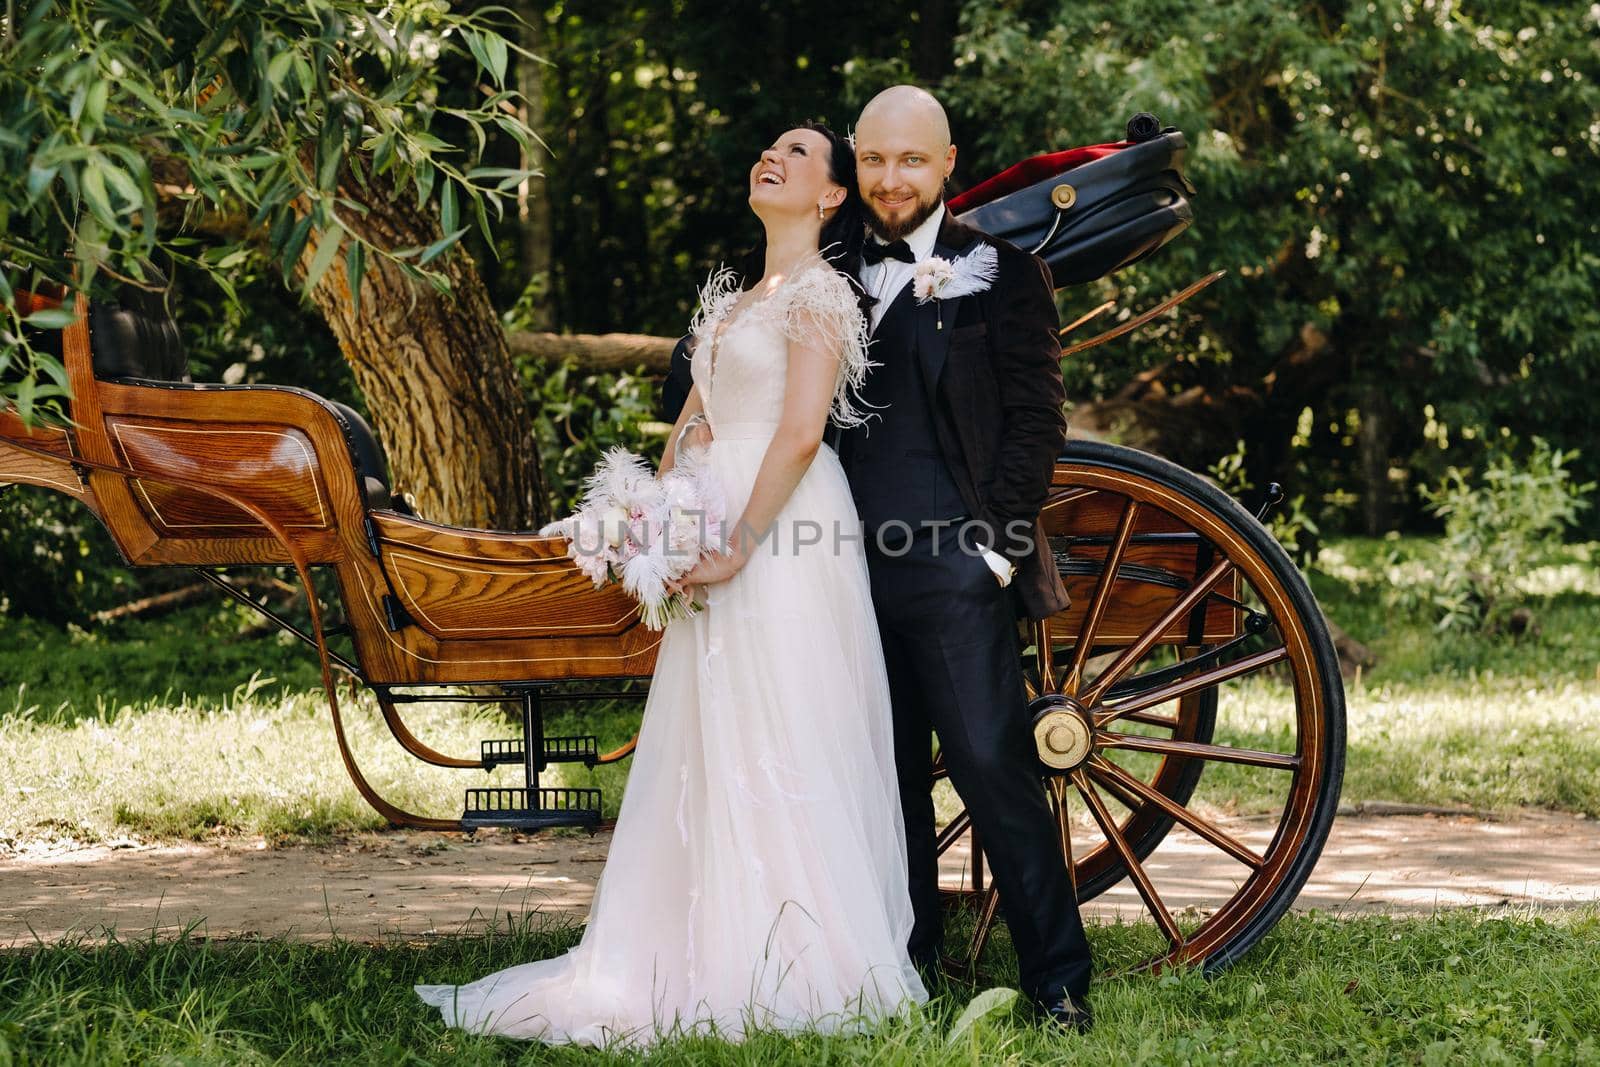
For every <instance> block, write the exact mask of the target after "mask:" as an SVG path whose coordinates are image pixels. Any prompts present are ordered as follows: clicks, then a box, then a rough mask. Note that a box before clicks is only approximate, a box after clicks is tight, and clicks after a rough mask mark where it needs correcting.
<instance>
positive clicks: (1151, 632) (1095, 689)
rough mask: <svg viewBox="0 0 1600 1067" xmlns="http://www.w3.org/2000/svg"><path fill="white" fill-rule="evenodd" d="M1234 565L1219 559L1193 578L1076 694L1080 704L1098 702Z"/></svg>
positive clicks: (1228, 560)
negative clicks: (1185, 589) (1181, 592)
mask: <svg viewBox="0 0 1600 1067" xmlns="http://www.w3.org/2000/svg"><path fill="white" fill-rule="evenodd" d="M1233 568H1234V564H1233V561H1232V560H1230V559H1219V560H1218V561H1217V562H1216V563H1214V564H1212V565H1211V569H1210V570H1208V571H1206V572H1205V574H1203V575H1201V576H1200V577H1199V579H1198V580H1196V581H1195V583H1194V584H1193V585H1191V586H1190V587H1189V588H1188V590H1187V591H1185V592H1184V594H1183V595H1182V596H1180V597H1179V598H1178V599H1177V601H1176V602H1175V603H1174V604H1173V605H1172V607H1170V608H1168V609H1167V610H1166V611H1165V612H1164V613H1163V614H1162V616H1161V618H1159V619H1157V620H1156V621H1155V622H1154V623H1152V624H1151V625H1150V626H1149V627H1148V628H1147V629H1146V630H1145V631H1144V633H1142V634H1140V635H1139V639H1138V640H1137V641H1135V642H1134V643H1133V644H1131V645H1129V646H1128V647H1127V648H1125V649H1123V650H1122V654H1121V655H1119V656H1118V657H1117V658H1116V659H1114V660H1112V662H1111V666H1109V667H1107V668H1106V669H1105V670H1104V671H1102V672H1100V677H1098V678H1096V679H1095V680H1094V685H1092V686H1090V687H1089V689H1088V690H1087V691H1085V692H1084V693H1083V694H1082V696H1080V697H1079V702H1080V703H1082V704H1083V706H1084V707H1093V706H1094V705H1095V704H1096V703H1098V702H1099V701H1100V700H1101V699H1102V698H1103V697H1104V696H1105V695H1106V690H1108V689H1110V688H1111V687H1112V686H1113V685H1116V684H1117V682H1118V681H1120V680H1121V679H1122V676H1123V675H1125V674H1127V673H1128V671H1130V670H1131V669H1133V665H1134V664H1135V663H1137V662H1139V661H1140V660H1141V659H1143V658H1144V656H1145V654H1146V653H1147V652H1149V651H1150V649H1151V647H1152V646H1154V645H1155V643H1156V642H1157V641H1158V640H1160V638H1161V635H1162V634H1164V633H1166V632H1167V630H1168V629H1170V628H1171V627H1172V624H1173V623H1175V622H1177V621H1178V620H1179V619H1181V618H1183V616H1185V615H1187V614H1189V612H1191V611H1193V610H1194V609H1195V606H1196V605H1198V604H1199V603H1200V602H1201V601H1202V600H1204V599H1205V598H1206V596H1207V595H1208V594H1209V593H1210V592H1211V589H1212V587H1213V586H1215V585H1216V584H1217V583H1218V582H1220V581H1222V579H1224V578H1226V577H1227V576H1228V574H1229V573H1230V572H1231V571H1232V570H1233Z"/></svg>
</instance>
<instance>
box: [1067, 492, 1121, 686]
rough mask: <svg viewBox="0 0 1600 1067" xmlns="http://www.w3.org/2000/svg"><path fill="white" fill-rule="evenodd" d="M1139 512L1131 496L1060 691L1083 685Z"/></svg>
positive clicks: (1079, 633) (1107, 552)
mask: <svg viewBox="0 0 1600 1067" xmlns="http://www.w3.org/2000/svg"><path fill="white" fill-rule="evenodd" d="M1138 515H1139V504H1138V502H1137V501H1134V500H1129V501H1128V502H1127V504H1125V505H1124V506H1123V508H1122V519H1121V520H1120V521H1119V522H1118V523H1117V534H1116V536H1115V537H1114V538H1112V540H1111V546H1110V547H1109V548H1107V549H1106V558H1105V564H1104V567H1103V568H1102V569H1101V571H1100V579H1099V581H1097V582H1095V585H1094V596H1093V599H1092V600H1091V601H1090V603H1089V610H1088V611H1086V612H1084V615H1083V625H1082V626H1081V627H1080V628H1079V629H1078V643H1077V645H1075V646H1074V647H1073V649H1072V666H1071V667H1070V668H1068V670H1067V677H1066V679H1065V681H1064V682H1063V683H1062V686H1061V691H1062V692H1064V693H1067V694H1068V695H1072V694H1075V693H1077V691H1078V690H1079V688H1081V687H1082V685H1083V668H1084V666H1085V665H1086V664H1087V663H1088V662H1089V650H1090V649H1092V648H1093V647H1094V637H1095V634H1096V633H1097V632H1098V631H1099V629H1100V622H1101V620H1102V619H1104V618H1105V614H1106V607H1107V605H1109V604H1110V602H1111V588H1112V586H1113V585H1115V584H1116V581H1117V572H1118V571H1119V570H1121V569H1122V557H1123V555H1124V554H1125V553H1126V552H1127V550H1128V542H1129V540H1130V539H1131V538H1132V537H1133V526H1134V520H1135V519H1136V518H1137V517H1138Z"/></svg>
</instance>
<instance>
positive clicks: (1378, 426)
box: [1357, 384, 1389, 537]
mask: <svg viewBox="0 0 1600 1067" xmlns="http://www.w3.org/2000/svg"><path fill="white" fill-rule="evenodd" d="M1387 407H1388V404H1387V401H1386V400H1385V397H1384V394H1383V389H1382V387H1381V386H1378V385H1376V384H1373V385H1367V386H1365V387H1364V388H1363V389H1362V390H1361V431H1360V434H1359V436H1358V437H1357V441H1358V442H1359V444H1360V449H1361V517H1362V520H1363V521H1362V526H1363V529H1364V532H1365V533H1366V535H1367V536H1368V537H1378V536H1380V535H1381V534H1383V533H1384V532H1386V531H1387V530H1388V529H1389V436H1388V425H1387V420H1386V419H1385V417H1384V416H1385V413H1386V409H1387Z"/></svg>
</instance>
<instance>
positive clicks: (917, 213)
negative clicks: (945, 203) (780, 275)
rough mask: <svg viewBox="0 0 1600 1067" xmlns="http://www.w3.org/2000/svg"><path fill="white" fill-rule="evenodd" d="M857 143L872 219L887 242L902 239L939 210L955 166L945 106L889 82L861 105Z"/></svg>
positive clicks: (859, 178)
mask: <svg viewBox="0 0 1600 1067" xmlns="http://www.w3.org/2000/svg"><path fill="white" fill-rule="evenodd" d="M855 141H856V182H857V184H858V185H859V187H860V191H861V199H862V200H864V201H865V202H866V204H867V209H868V210H867V218H868V222H869V223H870V224H871V226H872V228H873V230H874V231H875V232H876V233H877V234H878V236H879V237H881V238H882V239H884V240H885V241H893V240H895V239H897V238H900V237H904V236H905V235H906V234H908V233H910V232H911V231H912V230H914V229H916V228H917V226H918V225H919V224H920V223H921V222H922V220H924V219H926V218H927V217H928V216H929V215H931V214H933V212H934V211H936V210H937V209H938V207H939V204H940V202H941V201H942V200H943V198H944V180H945V179H946V178H947V177H949V176H950V171H951V169H952V168H954V167H955V163H956V149H955V146H954V145H952V144H951V143H950V120H949V119H948V118H946V117H945V113H944V107H943V106H942V105H941V104H940V103H939V101H938V100H935V99H934V97H933V94H932V93H930V92H928V91H927V90H926V89H920V88H918V87H917V86H915V85H893V86H890V87H889V88H887V89H885V90H884V91H883V92H881V93H879V94H878V95H877V96H875V97H873V98H872V99H871V100H869V101H867V106H866V107H864V108H862V109H861V117H860V118H859V119H857V120H856V130H855Z"/></svg>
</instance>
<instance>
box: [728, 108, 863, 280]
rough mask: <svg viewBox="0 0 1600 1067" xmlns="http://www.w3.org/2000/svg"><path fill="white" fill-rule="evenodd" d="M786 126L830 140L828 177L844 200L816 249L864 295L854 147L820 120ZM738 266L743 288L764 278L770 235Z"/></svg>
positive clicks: (824, 229) (858, 191)
mask: <svg viewBox="0 0 1600 1067" xmlns="http://www.w3.org/2000/svg"><path fill="white" fill-rule="evenodd" d="M786 128H787V129H791V130H811V131H812V132H813V133H819V134H821V135H822V136H823V137H825V138H826V139H827V141H828V180H829V181H831V182H833V183H834V184H835V185H841V186H843V187H844V203H842V204H840V205H839V207H838V209H837V210H835V211H834V213H833V217H832V218H830V219H828V220H827V221H826V222H824V223H823V224H822V232H821V233H820V234H819V235H818V236H817V249H818V251H820V252H821V253H822V258H824V259H826V260H827V261H828V262H829V263H831V264H833V269H834V270H836V271H838V272H839V273H840V274H842V275H844V276H845V280H847V281H848V282H849V283H850V285H851V287H852V288H854V289H855V290H856V292H857V293H858V294H862V295H864V293H862V289H861V283H860V282H859V281H857V280H856V275H858V274H859V273H860V271H861V245H862V243H863V242H864V241H865V240H866V225H867V216H866V209H865V207H863V206H862V203H861V192H860V190H858V189H857V188H856V151H855V148H854V147H853V146H852V145H851V144H850V142H849V141H847V140H845V139H844V138H843V137H841V136H839V135H838V134H837V133H834V132H833V130H831V129H829V128H828V127H827V126H826V125H824V124H823V123H820V122H799V123H796V124H795V125H793V126H789V127H786ZM739 268H740V269H739V279H740V280H739V285H740V288H743V289H748V288H750V287H751V286H752V285H754V284H755V283H756V282H758V281H760V280H761V276H762V275H763V274H764V273H765V272H766V268H767V235H766V234H765V233H764V232H763V233H762V235H761V236H760V237H758V238H757V239H756V244H755V247H754V248H752V249H751V250H750V251H749V252H747V253H746V254H745V256H744V258H743V259H742V260H741V261H740V264H739Z"/></svg>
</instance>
